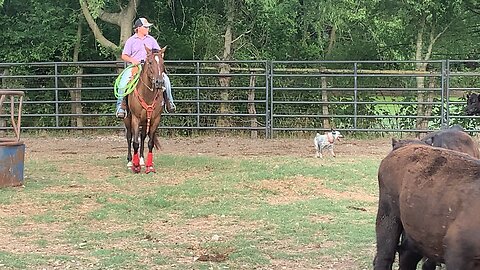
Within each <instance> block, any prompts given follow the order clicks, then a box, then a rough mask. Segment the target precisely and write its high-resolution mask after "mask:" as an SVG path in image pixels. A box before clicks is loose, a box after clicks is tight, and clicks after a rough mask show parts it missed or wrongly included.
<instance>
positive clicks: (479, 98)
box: [465, 93, 480, 115]
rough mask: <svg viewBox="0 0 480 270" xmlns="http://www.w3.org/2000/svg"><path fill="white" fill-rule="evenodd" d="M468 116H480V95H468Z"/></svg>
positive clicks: (466, 109)
mask: <svg viewBox="0 0 480 270" xmlns="http://www.w3.org/2000/svg"><path fill="white" fill-rule="evenodd" d="M465 114H466V115H480V95H479V94H475V93H472V94H469V95H467V108H465Z"/></svg>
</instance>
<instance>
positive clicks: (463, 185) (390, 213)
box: [374, 144, 480, 270]
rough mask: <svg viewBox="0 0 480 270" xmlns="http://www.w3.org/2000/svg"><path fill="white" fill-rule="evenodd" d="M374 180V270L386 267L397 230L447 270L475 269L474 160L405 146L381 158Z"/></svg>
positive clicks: (479, 172) (479, 189)
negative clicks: (376, 202) (376, 185)
mask: <svg viewBox="0 0 480 270" xmlns="http://www.w3.org/2000/svg"><path fill="white" fill-rule="evenodd" d="M378 182H379V191H380V196H379V205H378V213H377V220H376V236H377V254H376V258H375V262H374V269H375V270H390V269H392V265H393V261H394V258H395V251H396V248H397V245H398V241H399V238H400V234H401V233H402V230H404V231H405V233H406V235H408V238H409V242H410V243H412V244H413V246H415V247H416V248H417V249H418V251H419V252H420V253H421V254H423V255H424V256H426V257H428V258H433V259H434V260H435V261H438V262H445V264H446V266H447V269H448V270H473V269H480V230H478V228H479V226H480V215H478V213H477V212H478V208H477V207H480V160H477V159H474V158H472V157H470V156H469V155H466V154H463V153H459V152H457V151H452V150H448V149H442V148H437V147H431V146H426V145H421V144H406V145H405V146H403V147H400V148H398V149H396V150H395V151H392V152H390V154H389V155H388V156H387V157H385V158H384V159H383V160H382V162H381V164H380V168H379V172H378Z"/></svg>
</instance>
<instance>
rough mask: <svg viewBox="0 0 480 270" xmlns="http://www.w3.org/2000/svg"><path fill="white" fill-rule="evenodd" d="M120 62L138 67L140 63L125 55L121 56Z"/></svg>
mask: <svg viewBox="0 0 480 270" xmlns="http://www.w3.org/2000/svg"><path fill="white" fill-rule="evenodd" d="M122 60H123V61H125V62H128V63H132V64H134V65H138V64H139V63H140V62H139V61H138V60H137V59H135V58H133V57H130V56H129V55H127V54H122Z"/></svg>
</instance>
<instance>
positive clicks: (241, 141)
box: [24, 135, 391, 161]
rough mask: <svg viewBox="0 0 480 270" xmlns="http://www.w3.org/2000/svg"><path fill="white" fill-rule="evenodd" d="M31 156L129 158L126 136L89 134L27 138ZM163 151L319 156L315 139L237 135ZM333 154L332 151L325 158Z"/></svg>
mask: <svg viewBox="0 0 480 270" xmlns="http://www.w3.org/2000/svg"><path fill="white" fill-rule="evenodd" d="M24 141H25V144H26V146H27V150H26V152H27V157H28V158H33V159H35V158H41V157H42V156H48V157H49V158H50V159H52V160H57V161H58V160H60V161H61V160H65V159H66V158H68V157H69V156H71V157H74V156H75V155H89V156H92V158H114V159H117V158H118V159H120V160H122V161H123V160H125V158H126V153H127V145H126V141H125V139H124V138H123V136H118V135H106V136H102V137H100V136H88V137H81V138H71V137H66V138H52V139H50V138H49V139H48V141H49V143H45V138H25V139H24ZM160 143H161V149H160V153H162V154H172V155H173V154H175V155H212V156H228V157H232V156H284V155H288V156H296V157H312V158H314V156H315V148H314V145H313V139H293V138H292V139H248V138H237V137H198V138H183V137H181V138H161V139H160ZM390 149H391V144H390V140H389V139H373V140H358V139H348V138H345V139H344V140H342V141H341V142H337V143H336V144H335V153H336V155H337V156H338V157H365V156H379V155H380V156H383V155H386V154H387V153H388V152H389V151H390ZM329 158H331V157H330V156H329V154H328V153H326V154H325V159H329Z"/></svg>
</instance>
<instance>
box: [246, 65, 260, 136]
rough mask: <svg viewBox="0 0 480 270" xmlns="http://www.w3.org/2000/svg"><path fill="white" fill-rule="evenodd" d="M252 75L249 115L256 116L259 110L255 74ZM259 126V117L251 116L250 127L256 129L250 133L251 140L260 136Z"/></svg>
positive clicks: (249, 93) (249, 92)
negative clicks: (256, 100)
mask: <svg viewBox="0 0 480 270" xmlns="http://www.w3.org/2000/svg"><path fill="white" fill-rule="evenodd" d="M251 74H252V75H251V76H250V90H249V91H248V113H249V114H256V113H257V110H256V109H255V102H254V101H255V79H256V77H255V75H253V74H254V73H253V72H252V73H251ZM257 126H258V124H257V117H256V116H251V118H250V127H251V128H255V130H252V131H251V132H250V138H252V139H256V138H257V136H258V132H257V130H256V128H257Z"/></svg>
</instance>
